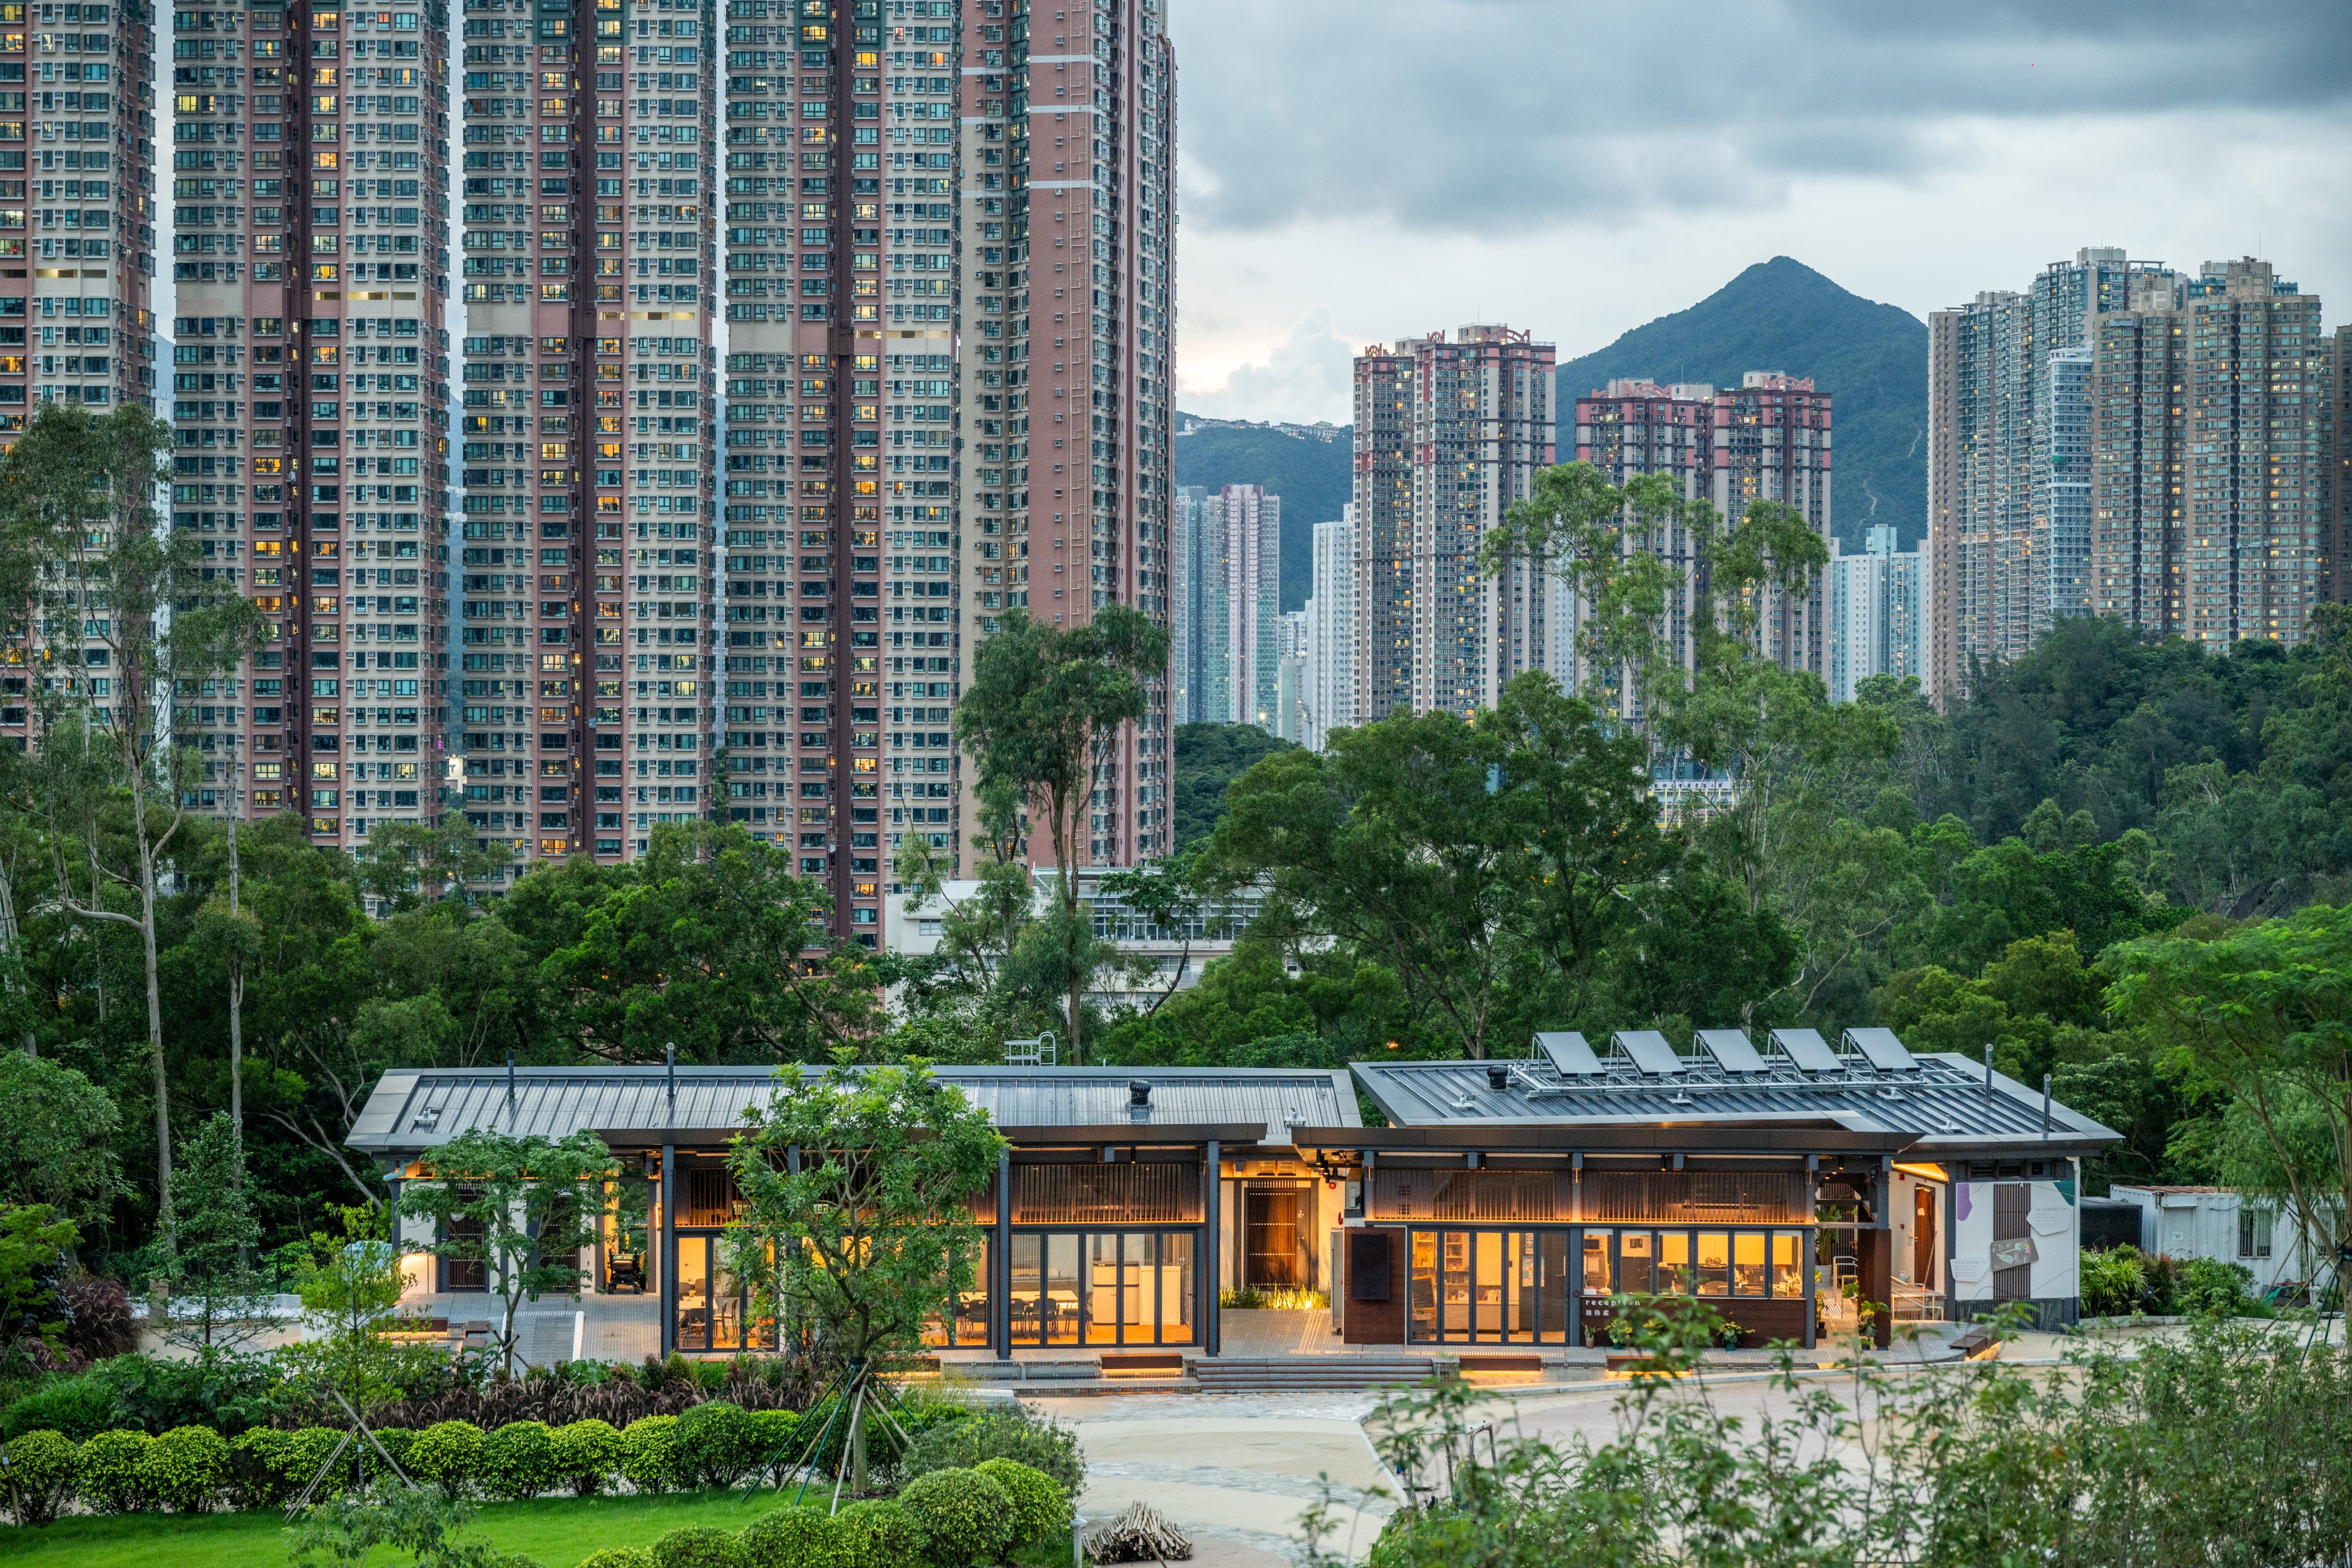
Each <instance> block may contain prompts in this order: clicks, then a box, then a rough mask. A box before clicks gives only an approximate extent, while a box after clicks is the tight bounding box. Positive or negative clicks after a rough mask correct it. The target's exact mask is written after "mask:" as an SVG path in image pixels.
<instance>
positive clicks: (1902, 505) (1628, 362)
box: [1554, 256, 1927, 548]
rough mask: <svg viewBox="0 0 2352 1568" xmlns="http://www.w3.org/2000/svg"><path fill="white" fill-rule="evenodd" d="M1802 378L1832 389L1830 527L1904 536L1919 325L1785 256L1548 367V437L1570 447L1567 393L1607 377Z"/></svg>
mask: <svg viewBox="0 0 2352 1568" xmlns="http://www.w3.org/2000/svg"><path fill="white" fill-rule="evenodd" d="M1751 370H1774V371H1780V372H1784V373H1785V374H1790V375H1801V376H1811V377H1812V379H1813V383H1814V384H1815V385H1817V386H1819V387H1820V388H1821V389H1822V391H1824V392H1827V393H1828V394H1830V395H1831V400H1832V417H1833V419H1834V421H1835V432H1834V438H1835V443H1836V445H1835V454H1836V466H1835V468H1834V474H1835V478H1834V480H1833V482H1832V490H1831V515H1832V522H1833V526H1834V528H1835V530H1836V532H1837V534H1838V537H1839V538H1840V539H1842V540H1845V541H1847V542H1849V543H1850V544H1852V545H1853V546H1854V547H1857V548H1858V547H1859V545H1860V542H1861V541H1862V539H1863V536H1864V530H1866V529H1867V528H1869V527H1870V526H1871V525H1872V524H1873V523H1880V522H1888V521H1892V522H1893V523H1894V524H1895V527H1896V529H1897V531H1898V532H1899V533H1900V535H1901V537H1902V539H1903V540H1904V541H1905V542H1906V543H1907V542H1911V541H1914V540H1916V539H1917V538H1918V537H1919V536H1920V535H1921V534H1923V533H1924V532H1926V531H1927V441H1926V438H1925V437H1926V432H1927V325H1926V323H1924V322H1922V321H1920V320H1919V319H1918V318H1917V317H1916V316H1914V315H1912V314H1911V313H1910V312H1909V311H1908V310H1904V309H1902V308H1901V307H1900V306H1896V305H1887V304H1882V303H1880V302H1878V301H1876V300H1865V299H1864V298H1863V297H1862V296H1861V295H1859V294H1855V293H1853V292H1852V291H1851V290H1849V289H1844V288H1842V287H1841V286H1840V285H1839V284H1838V283H1837V282H1836V280H1835V279H1831V278H1828V277H1826V276H1824V275H1823V274H1822V273H1819V272H1816V271H1814V270H1813V269H1812V268H1810V267H1808V266H1806V265H1805V264H1804V263H1803V262H1801V261H1799V260H1797V259H1796V258H1793V257H1788V256H1775V257H1773V258H1771V259H1770V260H1769V261H1759V262H1756V263H1754V264H1753V265H1752V266H1749V267H1748V268H1744V269H1743V270H1742V271H1740V272H1739V273H1738V276H1736V277H1734V278H1733V279H1731V280H1730V281H1729V282H1727V283H1726V284H1724V286H1723V287H1722V288H1720V289H1717V290H1716V291H1715V292H1714V293H1712V294H1709V295H1708V296H1707V297H1706V299H1704V300H1700V301H1699V302H1698V303H1697V304H1696V305H1692V306H1690V307H1689V308H1688V309H1686V310H1677V311H1675V312H1674V313H1673V314H1671V315H1665V316H1661V317H1659V318H1658V319H1657V320H1655V321H1651V322H1648V323H1647V324H1645V325H1643V326H1639V327H1636V328H1634V329H1633V331H1629V332H1627V333H1626V334H1625V335H1624V336H1622V337H1621V338H1619V339H1618V340H1617V341H1616V342H1613V343H1611V344H1610V345H1609V346H1608V347H1607V348H1604V349H1601V350H1598V351H1596V352H1594V353H1589V354H1585V355H1583V356H1581V357H1580V358H1578V359H1573V360H1570V361H1568V362H1566V363H1563V364H1561V365H1560V367H1559V378H1558V380H1557V381H1556V382H1555V383H1554V384H1555V386H1556V387H1557V389H1558V397H1559V424H1560V435H1559V447H1560V457H1561V458H1563V459H1566V458H1569V457H1570V456H1571V455H1572V454H1573V453H1574V451H1575V425H1576V399H1577V398H1579V397H1580V396H1583V395H1586V394H1587V393H1589V392H1592V391H1594V390H1597V389H1598V388H1600V387H1602V386H1605V385H1607V384H1609V383H1610V382H1611V381H1613V380H1617V379H1620V378H1625V377H1634V376H1642V377H1647V378H1648V379H1650V380H1653V381H1655V382H1659V383H1661V384H1664V383H1670V382H1678V381H1679V382H1706V383H1709V384H1713V385H1716V386H1737V385H1738V384H1739V378H1740V376H1741V374H1743V373H1745V372H1748V371H1751Z"/></svg>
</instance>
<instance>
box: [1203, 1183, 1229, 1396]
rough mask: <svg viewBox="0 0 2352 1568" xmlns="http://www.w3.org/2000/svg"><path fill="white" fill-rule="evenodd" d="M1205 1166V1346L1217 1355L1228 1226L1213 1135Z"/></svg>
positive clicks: (1220, 1351) (1219, 1349) (1221, 1343)
mask: <svg viewBox="0 0 2352 1568" xmlns="http://www.w3.org/2000/svg"><path fill="white" fill-rule="evenodd" d="M1204 1169H1205V1170H1206V1172H1207V1173H1208V1180H1209V1191H1208V1194H1207V1196H1208V1206H1207V1208H1206V1210H1205V1211H1204V1217H1205V1218H1206V1219H1207V1221H1208V1225H1207V1226H1206V1227H1205V1230H1206V1233H1207V1241H1208V1245H1207V1246H1206V1247H1202V1249H1201V1250H1202V1252H1203V1253H1205V1254H1207V1256H1206V1257H1205V1258H1203V1259H1202V1270H1201V1278H1202V1286H1201V1290H1202V1298H1201V1348H1202V1350H1204V1351H1206V1352H1208V1353H1209V1354H1211V1355H1218V1354H1221V1353H1223V1323H1222V1322H1221V1321H1219V1318H1218V1310H1217V1296H1218V1293H1219V1290H1220V1289H1221V1288H1222V1286H1223V1283H1224V1256H1223V1254H1224V1227H1223V1225H1222V1224H1221V1223H1220V1221H1219V1215H1218V1211H1219V1209H1220V1208H1222V1207H1223V1204H1222V1202H1221V1200H1222V1198H1223V1176H1224V1166H1223V1161H1222V1160H1220V1159H1219V1157H1218V1152H1217V1141H1216V1140H1215V1139H1213V1138H1212V1139H1210V1140H1209V1159H1208V1163H1207V1165H1206V1166H1205V1167H1204Z"/></svg>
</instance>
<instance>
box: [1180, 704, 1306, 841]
mask: <svg viewBox="0 0 2352 1568" xmlns="http://www.w3.org/2000/svg"><path fill="white" fill-rule="evenodd" d="M1289 747H1290V742H1287V741H1284V740H1278V739H1276V737H1275V736H1273V735H1270V734H1268V733H1266V731H1264V730H1261V729H1259V728H1258V727H1257V726H1256V725H1255V724H1179V725H1177V726H1176V747H1175V750H1176V766H1175V769H1174V774H1175V794H1176V847H1177V849H1178V850H1180V851H1181V850H1185V849H1190V848H1192V847H1193V846H1194V845H1196V844H1198V843H1200V842H1201V841H1202V839H1204V838H1206V837H1209V832H1210V830H1211V829H1212V828H1213V827H1215V826H1217V819H1218V818H1219V817H1222V816H1224V814H1225V786H1226V785H1227V784H1232V783H1233V782H1234V780H1235V779H1237V778H1239V777H1241V775H1242V774H1243V773H1246V772H1247V771H1248V770H1249V769H1250V767H1251V766H1252V765H1254V764H1255V763H1257V762H1259V761H1260V760H1262V759H1263V758H1265V757H1269V756H1272V755H1273V754H1274V753H1275V752H1280V751H1285V750H1287V749H1289Z"/></svg>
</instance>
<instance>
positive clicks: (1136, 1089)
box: [1127, 1078, 1151, 1105]
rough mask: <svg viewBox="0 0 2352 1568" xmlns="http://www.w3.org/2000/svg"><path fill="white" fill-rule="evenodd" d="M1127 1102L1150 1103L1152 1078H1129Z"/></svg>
mask: <svg viewBox="0 0 2352 1568" xmlns="http://www.w3.org/2000/svg"><path fill="white" fill-rule="evenodd" d="M1127 1102H1128V1103H1129V1105H1149V1104H1150V1103H1151V1084H1150V1080H1148V1079H1139V1078H1131V1079H1128V1080H1127Z"/></svg>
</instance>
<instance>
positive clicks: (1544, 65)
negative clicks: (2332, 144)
mask: <svg viewBox="0 0 2352 1568" xmlns="http://www.w3.org/2000/svg"><path fill="white" fill-rule="evenodd" d="M1171 10H1172V18H1173V31H1174V35H1175V44H1176V51H1177V54H1176V58H1177V70H1178V77H1177V81H1178V105H1177V119H1178V125H1179V136H1180V145H1181V158H1182V165H1183V173H1184V177H1185V184H1186V193H1185V210H1186V217H1187V218H1188V220H1190V221H1193V222H1202V223H1206V224H1208V225H1211V226H1215V227H1218V228H1221V229H1228V230H1244V231H1246V230H1254V229H1265V228H1270V227H1275V226H1280V225H1283V224H1286V223H1288V222H1291V221H1293V220H1296V219H1300V218H1317V217H1335V216H1385V217H1387V218H1389V219H1391V221H1394V222H1397V223H1400V224H1402V225H1403V226H1408V227H1412V228H1425V229H1446V230H1454V231H1469V232H1475V233H1497V232H1507V231H1510V230H1513V229H1518V228H1524V227H1526V226H1529V225H1531V224H1539V223H1545V222H1549V221H1556V220H1563V219H1580V218H1581V219H1592V218H1607V217H1611V216H1623V215H1626V214H1630V213H1634V212H1640V211H1646V210H1654V209H1661V208H1663V209H1667V210H1681V211H1706V210H1710V209H1737V208H1748V207H1755V206H1759V205H1769V204H1773V203H1777V202H1778V201H1780V199H1781V197H1782V196H1783V195H1785V193H1786V191H1787V189H1788V187H1789V186H1790V184H1791V183H1793V182H1795V181H1797V180H1800V179H1805V178H1809V177H1820V176H1825V175H1849V176H1861V177H1878V178H1899V177H1904V176H1908V175H1916V174H1929V173H1934V172H1937V171H1939V170H1942V169H1946V168H1949V167H1952V166H1954V165H1958V164H1964V163H1968V162H1969V161H1971V160H1972V159H1973V158H1975V157H1976V156H1977V155H1978V153H1977V151H1976V149H1975V148H1974V147H1973V146H1972V144H1971V142H1970V138H1969V135H1968V133H1967V131H1966V125H1967V123H1968V122H1969V121H1972V120H1986V119H1990V120H1994V121H2011V122H2024V123H2031V122H2032V121H2053V122H2054V121H2060V120H2063V119H2070V118H2074V117H2080V116H2095V117H2096V116H2148V115H2154V116H2161V115H2165V114H2171V113H2178V112H2180V111H2230V112H2240V113H2253V114H2268V115H2279V116H2286V117H2297V116H2310V117H2312V119H2313V123H2314V125H2315V133H2321V134H2327V135H2336V134H2340V133H2341V131H2340V126H2338V125H2337V124H2336V123H2334V121H2336V117H2337V116H2336V111H2338V110H2342V109H2344V108H2345V107H2346V106H2347V102H2352V68H2347V66H2352V4H2347V0H2304V3H2301V4H2295V3H2280V4H2269V5H2257V4H2244V3H2237V4H2232V3H2227V0H2220V3H2215V0H2208V3H2203V4H2197V5H2190V4H2187V3H2185V0H2036V3H2032V4H2028V3H2025V0H2013V3H1993V4H1965V3H1963V4H1957V5H1936V4H1934V3H1932V0H1903V3H1900V4H1882V3H1865V0H1843V3H1839V0H1824V3H1819V4H1811V5H1796V4H1788V3H1774V0H1761V3H1759V0H1692V3H1688V4H1676V5H1661V4H1656V3H1654V0H1652V3H1642V0H1633V3H1623V0H1615V3H1611V0H1603V3H1593V0H1567V3H1562V0H1420V3H1418V4H1405V3H1402V0H1174V4H1173V5H1172V7H1171ZM2322 127H2324V129H2321V128H2322Z"/></svg>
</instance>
